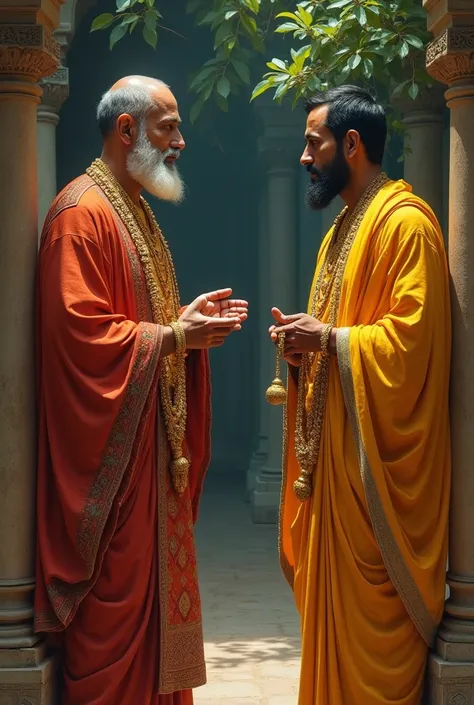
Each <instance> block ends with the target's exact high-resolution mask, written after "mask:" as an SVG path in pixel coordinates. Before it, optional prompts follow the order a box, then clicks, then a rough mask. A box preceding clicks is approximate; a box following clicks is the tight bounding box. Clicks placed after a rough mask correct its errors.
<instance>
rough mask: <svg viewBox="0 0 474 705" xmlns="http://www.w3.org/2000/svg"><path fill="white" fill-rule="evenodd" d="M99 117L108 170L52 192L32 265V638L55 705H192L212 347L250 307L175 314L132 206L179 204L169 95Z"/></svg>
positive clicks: (127, 81)
mask: <svg viewBox="0 0 474 705" xmlns="http://www.w3.org/2000/svg"><path fill="white" fill-rule="evenodd" d="M97 115H98V123H99V128H100V130H101V133H102V136H103V152H102V156H101V159H98V160H96V161H95V162H94V163H93V164H92V166H91V167H90V168H89V169H87V172H86V174H84V175H83V176H80V177H79V178H78V179H76V180H75V181H73V182H72V183H71V184H69V186H67V187H66V188H65V189H64V190H63V192H62V193H61V194H60V195H59V196H58V198H57V199H56V201H55V203H54V204H53V206H52V208H51V210H50V212H49V215H48V217H47V219H46V222H45V225H44V231H43V235H42V240H41V247H40V255H39V271H38V326H37V353H38V397H39V460H38V559H37V590H36V602H35V612H36V615H35V616H36V630H37V631H38V632H58V633H59V639H58V641H59V646H60V650H61V654H62V665H63V676H64V679H63V680H64V689H63V696H62V700H61V703H62V705H119V704H120V705H189V704H190V703H192V691H191V689H192V688H195V687H197V686H200V685H202V684H203V683H204V682H205V665H204V654H203V639H202V626H201V607H200V599H199V589H198V584H197V573H196V555H195V547H194V535H193V525H194V522H195V520H196V517H197V512H198V503H199V498H200V493H201V489H202V483H203V478H204V474H205V472H206V469H207V466H208V462H209V453H210V449H209V426H210V408H209V407H210V381H209V372H208V356H207V350H208V349H209V348H212V347H215V346H219V345H222V344H223V343H224V342H225V340H226V339H227V337H228V336H229V335H230V334H231V333H232V332H233V331H237V330H239V329H240V328H241V324H242V322H243V321H244V320H245V318H246V316H247V303H246V302H245V301H240V300H233V299H230V298H229V297H230V296H231V294H232V292H231V290H230V289H223V290H221V291H214V292H212V293H209V294H204V295H202V296H200V297H199V298H197V299H196V300H195V301H194V302H192V303H191V304H190V305H189V306H188V307H187V308H184V309H183V308H182V307H181V304H180V300H179V293H178V285H177V282H176V277H175V272H174V268H173V263H172V259H171V255H170V252H169V249H168V246H167V244H166V241H165V240H164V238H163V235H162V233H161V231H160V228H159V226H158V224H157V222H156V220H155V217H154V215H153V213H152V211H151V209H150V207H149V206H148V205H147V203H146V201H145V200H144V199H143V198H142V196H141V191H142V189H146V190H147V191H148V192H149V193H151V194H153V195H154V196H157V197H158V198H161V199H164V200H169V201H175V202H179V201H180V200H181V199H182V197H183V184H182V181H181V178H180V175H179V173H178V170H177V167H176V162H177V159H178V158H179V156H180V154H181V152H182V150H183V149H184V146H185V143H184V140H183V138H182V136H181V133H180V128H179V125H180V117H179V113H178V106H177V103H176V100H175V98H174V96H173V94H172V93H171V91H170V90H169V88H168V87H167V86H165V85H164V84H163V83H162V82H160V81H157V80H154V79H150V78H145V77H139V76H132V77H128V78H124V79H122V80H121V81H119V82H118V83H117V84H116V85H115V86H113V88H112V89H111V90H110V91H109V92H107V93H106V94H105V95H104V97H103V98H102V100H101V102H100V105H99V108H98V114H97Z"/></svg>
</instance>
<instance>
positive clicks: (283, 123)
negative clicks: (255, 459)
mask: <svg viewBox="0 0 474 705" xmlns="http://www.w3.org/2000/svg"><path fill="white" fill-rule="evenodd" d="M259 110H260V112H261V115H262V118H263V122H264V135H263V137H262V138H261V139H260V142H259V149H260V153H261V155H262V158H263V161H264V163H265V167H266V189H267V194H266V195H267V205H266V211H267V213H266V218H265V219H264V220H265V221H266V222H267V235H266V238H265V247H266V253H264V254H265V256H266V262H265V266H266V267H267V268H268V269H267V272H268V283H267V287H266V291H267V296H268V298H267V299H266V300H267V301H268V303H269V308H271V307H272V306H278V307H279V308H280V309H281V310H282V311H283V312H284V313H291V312H293V313H294V312H295V309H296V269H297V257H296V254H297V246H298V237H297V233H298V218H297V209H296V197H297V173H298V172H297V170H298V169H300V168H301V167H300V165H299V161H298V160H299V156H300V152H301V149H300V147H301V144H302V142H303V131H304V118H302V117H301V115H300V114H299V113H296V112H292V111H291V109H288V107H287V106H279V105H278V104H276V103H274V102H272V101H266V102H264V101H262V102H261V104H260V106H259ZM269 318H270V316H269ZM270 321H271V318H270ZM262 355H263V356H264V358H263V360H264V361H263V364H262V371H265V374H266V375H269V376H268V377H267V378H266V380H265V381H264V382H262V387H265V388H266V387H268V386H269V384H270V382H271V381H272V378H273V377H274V366H275V359H276V358H275V349H274V346H272V345H271V343H270V344H269V341H268V339H267V340H266V341H265V340H262ZM263 403H265V401H264V400H263ZM267 414H268V417H267V418H268V453H267V456H266V458H265V460H264V462H263V463H262V464H260V466H259V468H258V474H257V480H256V485H255V491H254V492H253V495H252V498H251V500H252V517H253V521H254V522H255V523H257V524H274V523H276V522H277V520H278V506H279V501H280V487H281V477H282V454H281V449H282V409H281V407H270V406H269V407H268V409H267Z"/></svg>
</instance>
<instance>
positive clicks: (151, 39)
mask: <svg viewBox="0 0 474 705" xmlns="http://www.w3.org/2000/svg"><path fill="white" fill-rule="evenodd" d="M143 39H144V40H145V41H146V43H147V44H149V45H150V46H151V47H152V49H156V45H157V42H158V34H157V32H156V29H152V28H151V27H149V26H148V25H145V26H144V27H143Z"/></svg>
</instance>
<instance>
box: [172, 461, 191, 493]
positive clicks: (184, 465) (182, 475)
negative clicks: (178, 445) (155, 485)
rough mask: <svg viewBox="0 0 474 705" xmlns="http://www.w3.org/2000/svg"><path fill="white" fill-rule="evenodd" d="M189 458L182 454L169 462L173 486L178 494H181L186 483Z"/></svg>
mask: <svg viewBox="0 0 474 705" xmlns="http://www.w3.org/2000/svg"><path fill="white" fill-rule="evenodd" d="M188 473H189V460H188V459H187V458H185V457H184V455H182V456H181V457H180V458H175V459H174V460H173V461H172V463H171V474H172V476H173V487H174V489H175V490H176V492H178V493H179V494H183V492H184V491H185V489H186V487H187V485H188Z"/></svg>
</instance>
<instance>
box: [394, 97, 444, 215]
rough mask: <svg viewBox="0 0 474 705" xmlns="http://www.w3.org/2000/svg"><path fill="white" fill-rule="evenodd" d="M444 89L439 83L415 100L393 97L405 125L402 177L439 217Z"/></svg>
mask: <svg viewBox="0 0 474 705" xmlns="http://www.w3.org/2000/svg"><path fill="white" fill-rule="evenodd" d="M443 94H444V91H443V88H442V86H440V84H435V85H434V86H433V88H431V89H425V90H424V91H422V92H421V93H420V95H419V96H418V98H417V99H416V100H411V99H410V98H404V99H395V100H394V103H395V105H396V106H397V107H398V108H399V110H400V111H401V112H402V114H403V125H404V127H405V147H406V148H407V152H406V154H405V163H404V179H405V181H407V182H408V183H409V184H410V185H411V186H412V187H413V191H414V193H415V194H416V195H417V196H420V198H423V199H424V200H425V201H426V202H427V203H428V204H429V205H430V206H431V207H432V209H433V210H434V212H435V213H436V215H437V216H438V219H439V220H440V221H441V218H442V210H443V179H442V178H441V176H440V174H441V173H442V170H443V167H444V159H443V127H444V107H445V101H444V95H443Z"/></svg>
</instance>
